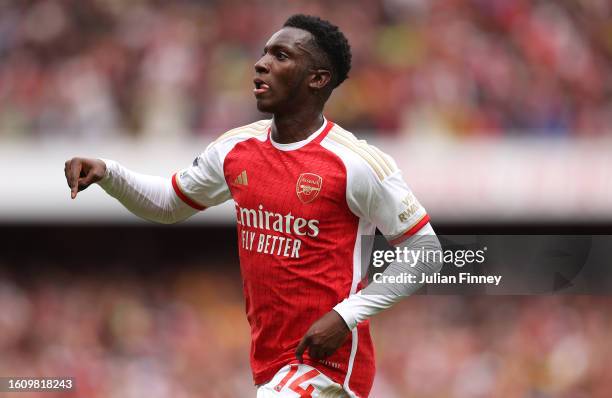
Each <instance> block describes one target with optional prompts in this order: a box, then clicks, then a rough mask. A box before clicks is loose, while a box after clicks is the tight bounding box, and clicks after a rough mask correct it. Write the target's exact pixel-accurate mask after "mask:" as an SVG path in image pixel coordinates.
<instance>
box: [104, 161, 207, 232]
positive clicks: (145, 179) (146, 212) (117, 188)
mask: <svg viewBox="0 0 612 398" xmlns="http://www.w3.org/2000/svg"><path fill="white" fill-rule="evenodd" d="M102 160H103V161H104V163H106V173H105V175H104V177H103V178H102V179H101V180H100V181H99V182H98V184H99V185H100V186H101V187H102V189H104V190H105V191H106V193H108V194H109V195H110V196H112V197H114V198H115V199H117V200H118V201H119V202H120V203H121V204H122V205H123V206H125V208H126V209H128V210H129V211H130V212H132V213H134V214H135V215H137V216H138V217H141V218H144V219H145V220H149V221H154V222H158V223H162V224H173V223H177V222H180V221H183V220H186V219H187V218H189V217H191V216H192V215H194V214H196V213H197V210H196V209H194V208H192V207H190V206H188V205H187V204H186V203H185V202H183V201H182V200H181V199H180V198H179V197H178V196H177V195H176V193H175V192H174V189H173V188H172V182H171V180H170V179H169V178H162V177H157V176H149V175H144V174H138V173H134V172H133V171H130V170H128V169H126V168H125V167H123V166H121V165H120V164H119V163H117V162H115V161H113V160H106V159H102Z"/></svg>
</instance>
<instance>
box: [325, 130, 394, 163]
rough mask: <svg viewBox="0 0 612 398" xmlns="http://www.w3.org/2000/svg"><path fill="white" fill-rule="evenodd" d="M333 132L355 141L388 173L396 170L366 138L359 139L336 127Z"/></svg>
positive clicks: (384, 155) (383, 154) (385, 156)
mask: <svg viewBox="0 0 612 398" xmlns="http://www.w3.org/2000/svg"><path fill="white" fill-rule="evenodd" d="M334 132H335V133H337V134H339V135H341V136H342V137H344V138H346V139H348V140H350V141H352V142H354V143H356V144H357V145H358V146H359V147H361V148H363V149H364V150H366V151H367V152H368V153H369V154H370V155H371V156H372V157H373V158H374V159H376V160H377V161H378V162H379V163H380V165H381V166H382V167H383V169H385V171H386V172H387V175H388V174H391V173H393V172H394V171H396V167H395V166H394V165H393V164H392V163H391V162H390V161H389V160H388V159H387V155H386V154H385V153H383V151H381V150H380V149H378V148H376V147H375V146H374V145H369V144H368V143H367V141H366V140H359V139H357V137H355V136H354V135H353V134H351V133H349V132H348V131H346V130H344V129H341V128H338V129H337V130H335V131H334Z"/></svg>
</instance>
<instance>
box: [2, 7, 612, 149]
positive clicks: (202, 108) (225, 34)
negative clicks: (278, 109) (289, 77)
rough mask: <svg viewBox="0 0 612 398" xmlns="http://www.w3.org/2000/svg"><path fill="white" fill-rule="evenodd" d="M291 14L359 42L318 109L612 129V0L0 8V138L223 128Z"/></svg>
mask: <svg viewBox="0 0 612 398" xmlns="http://www.w3.org/2000/svg"><path fill="white" fill-rule="evenodd" d="M296 12H303V13H310V14H316V15H321V16H322V17H324V18H325V19H329V20H331V21H332V22H334V23H336V24H338V25H339V26H340V27H341V29H342V30H343V31H344V32H345V33H346V35H347V36H348V38H349V40H350V42H351V44H352V49H353V69H352V71H351V73H350V78H349V80H348V81H347V82H346V83H344V84H343V85H342V86H341V88H340V89H339V90H337V92H336V93H335V94H334V95H333V96H332V100H331V102H330V104H329V106H328V109H327V115H328V117H330V118H331V119H333V120H335V121H336V122H338V123H340V124H341V125H343V126H344V127H346V128H348V129H350V130H354V131H361V132H366V131H369V132H376V133H377V134H416V135H419V136H422V135H424V134H444V135H452V136H466V135H469V136H472V135H501V134H515V133H517V132H523V133H526V132H527V133H530V134H549V135H550V134H552V135H577V134H589V135H592V134H595V135H602V134H606V133H609V131H610V128H609V126H610V125H611V124H612V3H610V1H608V0H561V1H552V0H547V1H545V0H359V1H323V0H319V1H308V2H297V1H292V2H287V1H280V0H276V1H263V0H260V1H214V0H209V1H188V0H180V1H171V2H165V1H156V0H138V1H118V0H8V1H2V2H0V139H3V138H7V137H8V139H13V138H15V139H19V138H21V137H51V138H55V137H69V138H78V139H94V140H101V139H107V138H109V137H113V136H120V135H128V136H136V137H153V138H158V137H179V138H180V137H184V136H190V135H218V134H220V133H221V132H223V131H224V130H226V129H229V128H232V127H235V126H238V125H242V124H246V123H249V122H251V121H253V120H256V119H259V118H262V115H261V114H259V113H258V112H257V110H256V109H255V102H254V99H253V96H252V92H251V89H252V77H253V64H254V62H255V61H256V60H257V58H258V57H259V55H260V54H261V51H262V48H263V44H264V43H265V41H266V39H267V38H268V37H269V36H270V35H271V34H272V33H273V32H275V31H276V30H277V29H279V27H280V26H281V25H282V23H283V21H284V20H285V19H286V18H287V17H288V16H289V15H291V14H293V13H296Z"/></svg>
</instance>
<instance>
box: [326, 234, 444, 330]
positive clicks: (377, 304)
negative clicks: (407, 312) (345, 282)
mask: <svg viewBox="0 0 612 398" xmlns="http://www.w3.org/2000/svg"><path fill="white" fill-rule="evenodd" d="M397 247H400V248H406V249H407V250H408V251H411V250H415V251H425V252H426V251H438V250H442V248H441V246H440V242H439V240H438V238H437V237H436V235H435V233H434V231H433V228H432V227H431V225H429V224H427V225H426V226H424V227H423V228H422V229H421V230H420V231H419V232H418V233H417V234H416V235H414V236H412V237H410V238H409V239H407V240H405V241H404V242H402V243H400V244H398V245H397ZM439 258H440V257H437V256H423V258H421V259H419V261H417V262H416V263H415V264H414V266H411V265H410V264H408V263H406V262H399V261H395V262H393V263H391V264H390V265H389V266H388V267H387V269H386V270H385V271H384V272H383V275H385V276H400V275H403V274H405V273H408V274H413V275H415V280H416V281H420V280H421V275H423V274H426V275H431V274H433V273H436V272H439V271H440V269H441V268H442V262H441V261H438V259H439ZM427 260H430V261H427ZM421 286H423V284H422V283H381V284H377V283H374V282H373V283H371V284H370V285H368V286H367V287H366V288H364V289H362V290H361V291H359V292H358V293H356V294H353V295H351V296H349V297H348V298H346V299H344V300H343V301H342V302H340V303H339V304H337V305H336V306H335V307H334V310H335V311H336V312H337V313H338V314H340V316H341V317H342V319H344V321H345V322H346V325H347V326H348V327H349V329H351V330H352V329H353V328H354V327H355V326H357V324H358V323H360V322H362V321H364V320H366V319H368V318H369V317H371V316H372V315H376V314H378V313H379V312H381V311H383V310H385V309H387V308H389V307H391V306H393V305H394V304H395V303H397V302H398V301H400V300H402V299H403V298H404V297H406V296H409V295H411V294H413V293H415V292H416V291H417V290H419V289H420V288H421Z"/></svg>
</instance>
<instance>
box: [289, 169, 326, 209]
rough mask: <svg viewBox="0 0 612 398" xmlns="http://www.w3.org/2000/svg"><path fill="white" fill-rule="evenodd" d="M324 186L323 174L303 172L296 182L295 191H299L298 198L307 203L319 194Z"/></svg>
mask: <svg viewBox="0 0 612 398" xmlns="http://www.w3.org/2000/svg"><path fill="white" fill-rule="evenodd" d="M322 186H323V178H321V176H319V175H316V174H313V173H302V174H300V176H299V178H298V180H297V183H296V184H295V192H296V193H297V197H298V199H300V201H301V202H302V203H304V204H306V203H310V202H312V201H313V200H315V199H316V198H317V196H319V192H321V187H322Z"/></svg>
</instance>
